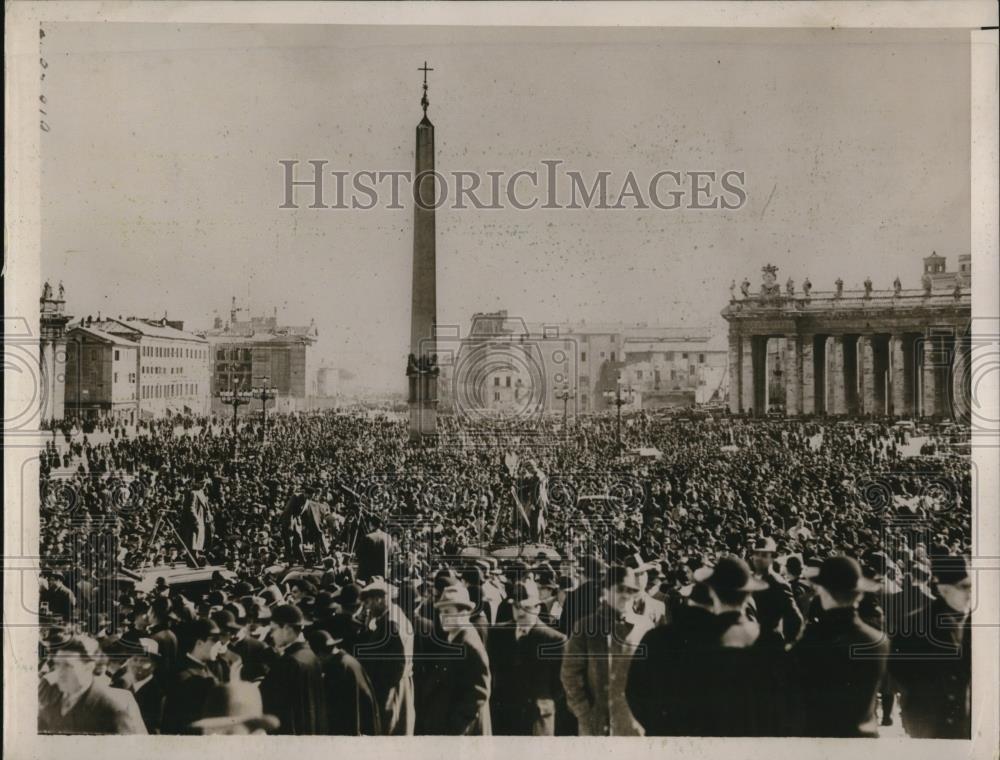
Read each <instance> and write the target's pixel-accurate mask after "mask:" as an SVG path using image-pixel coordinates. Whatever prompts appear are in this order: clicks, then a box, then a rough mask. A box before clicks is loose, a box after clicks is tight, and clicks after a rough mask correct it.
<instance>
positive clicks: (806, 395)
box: [799, 335, 816, 414]
mask: <svg viewBox="0 0 1000 760" xmlns="http://www.w3.org/2000/svg"><path fill="white" fill-rule="evenodd" d="M800 340H801V342H802V352H801V354H802V355H801V356H800V357H799V359H800V360H799V366H800V367H801V368H802V374H801V375H800V383H799V399H800V409H801V411H802V414H815V412H816V389H815V387H814V385H815V375H814V374H813V336H812V335H803V336H802V337H801V338H800Z"/></svg>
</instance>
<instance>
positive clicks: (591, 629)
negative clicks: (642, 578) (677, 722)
mask: <svg viewBox="0 0 1000 760" xmlns="http://www.w3.org/2000/svg"><path fill="white" fill-rule="evenodd" d="M640 591H641V589H640V588H639V584H638V582H637V581H636V578H635V572H634V571H633V570H632V569H631V568H628V567H622V566H620V565H614V566H612V567H611V568H610V569H609V570H608V572H607V574H606V578H605V583H604V595H603V597H602V599H601V603H600V606H599V607H598V609H597V611H596V612H594V613H593V614H592V615H590V616H588V617H586V618H583V619H582V620H580V621H578V622H577V623H576V624H575V625H574V626H573V632H572V634H571V635H570V637H569V641H568V642H567V644H566V650H565V654H564V655H563V661H562V669H561V672H560V676H561V680H562V685H563V688H564V689H565V691H566V702H567V704H568V705H569V708H570V710H571V711H572V712H573V714H574V715H575V716H576V719H577V722H578V725H579V732H580V735H581V736H640V735H641V734H642V727H641V726H640V725H639V724H638V722H636V719H635V717H634V716H633V715H632V711H631V710H630V709H629V706H628V703H627V702H626V700H625V684H626V680H627V678H628V669H629V665H630V662H631V659H632V656H633V655H634V654H635V651H636V648H637V647H638V646H639V642H640V641H641V640H642V637H643V636H644V635H645V634H646V631H648V630H649V629H650V628H651V625H650V622H649V620H648V618H645V617H640V616H638V615H636V614H635V612H634V611H633V605H634V603H635V599H636V597H637V596H638V595H639V592H640Z"/></svg>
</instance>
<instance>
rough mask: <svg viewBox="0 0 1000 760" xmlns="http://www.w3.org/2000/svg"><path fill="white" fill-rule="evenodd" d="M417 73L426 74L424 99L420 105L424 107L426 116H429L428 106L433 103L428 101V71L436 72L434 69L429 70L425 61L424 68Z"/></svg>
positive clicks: (421, 99)
mask: <svg viewBox="0 0 1000 760" xmlns="http://www.w3.org/2000/svg"><path fill="white" fill-rule="evenodd" d="M417 71H422V72H424V96H423V97H422V98H420V105H421V106H423V109H424V116H426V115H427V106H429V105H430V104H431V102H430V101H429V100H428V99H427V72H428V71H434V69H429V68H427V61H424V65H423V67H421V68H419V69H417Z"/></svg>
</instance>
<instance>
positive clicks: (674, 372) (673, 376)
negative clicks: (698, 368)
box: [670, 369, 677, 380]
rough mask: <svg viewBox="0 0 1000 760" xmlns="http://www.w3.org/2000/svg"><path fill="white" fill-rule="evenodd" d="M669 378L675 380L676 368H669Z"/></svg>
mask: <svg viewBox="0 0 1000 760" xmlns="http://www.w3.org/2000/svg"><path fill="white" fill-rule="evenodd" d="M670 379H671V380H676V379H677V370H675V369H672V370H670Z"/></svg>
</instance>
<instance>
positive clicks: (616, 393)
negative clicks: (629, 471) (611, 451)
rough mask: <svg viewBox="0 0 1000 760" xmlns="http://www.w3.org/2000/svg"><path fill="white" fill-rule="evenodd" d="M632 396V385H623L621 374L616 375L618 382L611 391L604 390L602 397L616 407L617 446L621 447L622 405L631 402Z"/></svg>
mask: <svg viewBox="0 0 1000 760" xmlns="http://www.w3.org/2000/svg"><path fill="white" fill-rule="evenodd" d="M632 397H633V391H632V387H631V386H628V387H625V381H624V380H622V378H621V376H620V375H619V376H618V383H617V384H616V386H615V389H614V390H613V391H604V398H605V400H606V401H607V402H608V403H609V404H614V405H615V406H616V407H618V429H617V434H616V437H617V440H618V448H619V449H621V447H622V407H623V406H625V404H631V403H632Z"/></svg>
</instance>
